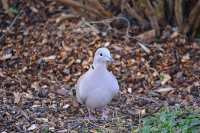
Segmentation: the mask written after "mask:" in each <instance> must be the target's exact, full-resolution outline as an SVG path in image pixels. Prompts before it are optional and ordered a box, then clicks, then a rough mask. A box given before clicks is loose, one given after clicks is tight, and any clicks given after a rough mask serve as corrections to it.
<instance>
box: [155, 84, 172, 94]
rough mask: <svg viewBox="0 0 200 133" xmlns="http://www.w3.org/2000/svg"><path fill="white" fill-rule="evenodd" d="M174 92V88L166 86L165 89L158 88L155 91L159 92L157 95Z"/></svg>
mask: <svg viewBox="0 0 200 133" xmlns="http://www.w3.org/2000/svg"><path fill="white" fill-rule="evenodd" d="M172 90H175V88H173V87H171V86H167V87H160V88H158V89H157V90H155V92H159V93H167V92H169V91H172Z"/></svg>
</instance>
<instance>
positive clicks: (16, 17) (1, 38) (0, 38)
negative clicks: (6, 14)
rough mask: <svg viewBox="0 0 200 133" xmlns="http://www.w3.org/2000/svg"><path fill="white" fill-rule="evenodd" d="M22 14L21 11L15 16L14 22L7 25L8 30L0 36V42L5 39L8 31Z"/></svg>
mask: <svg viewBox="0 0 200 133" xmlns="http://www.w3.org/2000/svg"><path fill="white" fill-rule="evenodd" d="M20 16H21V12H20V13H19V14H18V15H17V16H15V18H14V19H13V21H12V23H11V24H10V25H9V26H8V27H7V29H6V32H4V34H3V35H2V36H1V37H0V42H1V41H2V40H3V39H4V37H5V36H6V34H7V33H8V31H9V30H10V29H11V28H12V27H13V25H14V24H15V23H16V21H17V19H18V18H19V17H20Z"/></svg>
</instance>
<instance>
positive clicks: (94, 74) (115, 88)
mask: <svg viewBox="0 0 200 133" xmlns="http://www.w3.org/2000/svg"><path fill="white" fill-rule="evenodd" d="M112 61H113V59H112V56H111V54H110V51H109V50H108V49H107V48H99V49H97V51H96V52H95V56H94V60H93V64H92V65H91V67H90V69H89V70H88V71H87V72H86V73H84V74H83V75H82V76H81V77H80V78H79V80H78V82H77V84H76V86H75V88H76V97H77V100H78V102H79V103H81V104H85V105H86V107H87V109H88V113H89V119H95V117H94V116H93V115H92V113H91V112H92V111H93V110H94V109H98V108H100V109H101V110H102V117H101V118H102V119H107V118H108V111H107V110H106V105H107V104H108V103H109V102H111V100H112V98H113V97H114V96H116V95H117V94H118V92H119V85H118V82H117V79H116V78H115V76H114V75H113V74H112V72H109V71H108V70H107V65H108V63H109V62H112Z"/></svg>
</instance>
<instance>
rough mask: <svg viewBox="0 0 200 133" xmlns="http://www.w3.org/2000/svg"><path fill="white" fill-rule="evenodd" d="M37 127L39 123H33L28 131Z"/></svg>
mask: <svg viewBox="0 0 200 133" xmlns="http://www.w3.org/2000/svg"><path fill="white" fill-rule="evenodd" d="M36 128H37V125H36V124H33V125H31V126H30V127H29V128H28V131H32V130H35V129H36Z"/></svg>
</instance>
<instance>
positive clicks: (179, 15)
mask: <svg viewBox="0 0 200 133" xmlns="http://www.w3.org/2000/svg"><path fill="white" fill-rule="evenodd" d="M174 12H175V18H176V22H177V25H178V28H179V30H180V28H181V27H182V23H183V12H182V0H175V6H174Z"/></svg>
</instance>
